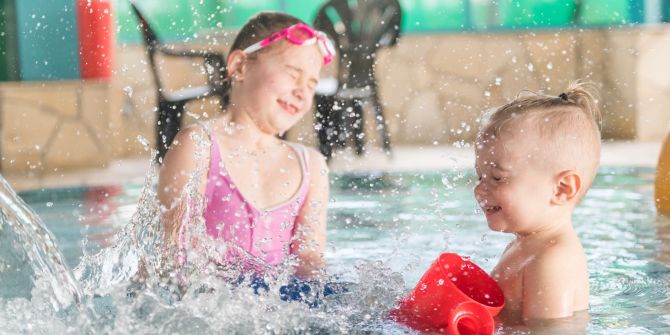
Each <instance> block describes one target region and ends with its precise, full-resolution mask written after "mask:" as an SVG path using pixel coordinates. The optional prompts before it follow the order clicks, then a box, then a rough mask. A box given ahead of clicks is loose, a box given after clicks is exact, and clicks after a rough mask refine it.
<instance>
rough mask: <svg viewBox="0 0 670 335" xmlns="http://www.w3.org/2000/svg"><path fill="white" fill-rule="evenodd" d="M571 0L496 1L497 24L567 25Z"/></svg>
mask: <svg viewBox="0 0 670 335" xmlns="http://www.w3.org/2000/svg"><path fill="white" fill-rule="evenodd" d="M574 13H575V2H574V1H573V0H512V1H509V0H507V1H500V2H499V3H498V15H499V26H500V27H505V28H526V27H557V26H569V25H570V24H572V22H573V17H574Z"/></svg>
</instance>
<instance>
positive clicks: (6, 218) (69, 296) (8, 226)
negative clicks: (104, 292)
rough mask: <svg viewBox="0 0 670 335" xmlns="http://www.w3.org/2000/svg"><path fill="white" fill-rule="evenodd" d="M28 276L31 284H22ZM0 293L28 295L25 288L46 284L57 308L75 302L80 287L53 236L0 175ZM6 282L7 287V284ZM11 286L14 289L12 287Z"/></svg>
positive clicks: (4, 296)
mask: <svg viewBox="0 0 670 335" xmlns="http://www.w3.org/2000/svg"><path fill="white" fill-rule="evenodd" d="M27 279H28V280H30V281H31V282H32V283H33V286H32V287H30V286H27V285H25V281H26V280H27ZM0 282H2V284H3V286H5V287H4V288H3V290H0V297H2V298H15V297H24V298H29V297H30V296H31V293H29V292H27V291H26V290H32V289H34V288H40V287H41V285H45V286H47V287H48V288H50V291H51V295H50V302H51V305H52V306H53V308H54V309H56V310H61V309H63V308H65V307H68V306H70V305H71V304H73V303H79V302H80V301H81V298H82V291H81V288H80V287H79V284H78V283H77V281H76V280H75V279H74V276H73V275H72V272H71V271H70V269H69V268H68V267H67V265H66V263H65V258H64V257H63V254H62V253H61V251H60V249H58V246H57V245H56V242H55V238H54V236H53V235H52V234H51V232H50V231H49V230H48V229H46V227H45V226H44V223H43V222H42V220H41V219H40V218H39V217H38V216H37V215H36V214H35V212H33V210H32V209H30V207H28V205H26V203H25V202H23V200H22V199H21V198H19V197H18V196H17V195H16V192H14V190H13V189H12V188H11V187H10V186H9V183H7V181H6V180H5V179H4V178H3V177H2V176H0ZM8 286H9V287H8ZM12 288H15V289H12Z"/></svg>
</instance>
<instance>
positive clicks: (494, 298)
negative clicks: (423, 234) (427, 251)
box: [390, 253, 505, 335]
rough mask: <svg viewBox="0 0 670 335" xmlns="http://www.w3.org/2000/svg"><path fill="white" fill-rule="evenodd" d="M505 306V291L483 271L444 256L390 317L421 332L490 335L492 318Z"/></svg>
mask: <svg viewBox="0 0 670 335" xmlns="http://www.w3.org/2000/svg"><path fill="white" fill-rule="evenodd" d="M504 305H505V297H504V296H503V293H502V290H501V289H500V287H499V286H498V284H497V283H496V282H495V281H494V280H493V278H491V277H490V276H489V275H488V274H487V273H486V272H485V271H484V270H482V269H481V268H480V267H478V266H477V265H475V264H474V263H472V262H470V261H469V260H467V259H463V258H462V257H461V256H459V255H457V254H452V253H444V254H442V255H440V257H439V258H438V259H437V260H436V261H435V262H433V264H432V265H431V266H430V268H429V269H428V271H427V272H426V273H425V274H424V275H423V277H421V279H420V280H419V283H418V284H417V285H416V287H415V288H414V290H413V291H412V292H411V293H410V294H409V295H408V296H406V297H404V298H402V299H401V300H400V301H399V303H398V305H397V306H396V307H395V308H394V309H393V310H391V313H390V316H391V318H392V319H393V320H395V321H398V322H401V323H404V324H406V325H408V326H410V327H412V328H414V329H417V330H420V331H436V332H442V333H446V334H450V335H490V334H493V331H494V329H495V323H494V321H493V317H494V316H496V315H497V314H498V313H499V312H500V310H501V309H502V308H503V306H504Z"/></svg>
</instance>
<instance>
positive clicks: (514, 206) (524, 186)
mask: <svg viewBox="0 0 670 335" xmlns="http://www.w3.org/2000/svg"><path fill="white" fill-rule="evenodd" d="M531 147H534V146H533V145H532V144H529V143H524V142H523V141H521V140H518V141H512V140H510V141H504V140H500V139H494V140H489V141H487V142H486V143H482V142H479V141H478V143H477V146H476V150H475V153H476V163H475V164H476V170H477V176H478V177H479V182H478V183H477V186H476V187H475V198H476V199H477V202H478V203H479V205H480V207H481V208H482V210H483V212H484V214H485V215H486V221H487V222H488V225H489V228H490V229H492V230H496V231H503V232H508V233H518V234H529V233H532V232H533V231H536V230H538V229H540V228H542V227H543V226H544V225H545V224H548V223H549V222H551V214H550V213H551V211H550V207H551V206H550V203H551V198H552V195H553V190H554V183H553V178H552V173H551V172H550V171H547V169H545V168H542V166H541V165H540V164H538V162H536V160H537V158H535V157H534V156H535V155H534V150H533V149H532V148H531Z"/></svg>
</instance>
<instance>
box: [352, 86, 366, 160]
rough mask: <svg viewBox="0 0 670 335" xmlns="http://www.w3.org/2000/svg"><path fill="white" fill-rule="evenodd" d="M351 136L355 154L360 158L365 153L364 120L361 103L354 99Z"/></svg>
mask: <svg viewBox="0 0 670 335" xmlns="http://www.w3.org/2000/svg"><path fill="white" fill-rule="evenodd" d="M353 108H354V110H353V113H354V115H353V118H354V119H353V123H352V126H353V128H354V129H353V135H354V145H355V146H356V154H357V155H358V156H361V155H362V154H363V152H365V120H364V118H363V101H361V100H360V99H356V100H354V101H353Z"/></svg>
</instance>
